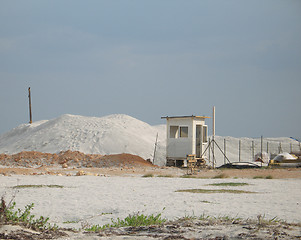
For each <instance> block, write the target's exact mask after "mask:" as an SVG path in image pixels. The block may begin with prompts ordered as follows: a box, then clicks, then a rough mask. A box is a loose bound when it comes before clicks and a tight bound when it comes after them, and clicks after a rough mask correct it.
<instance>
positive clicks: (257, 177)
mask: <svg viewBox="0 0 301 240" xmlns="http://www.w3.org/2000/svg"><path fill="white" fill-rule="evenodd" d="M262 178H263V176H254V177H253V179H262Z"/></svg>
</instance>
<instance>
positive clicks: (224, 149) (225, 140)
mask: <svg viewBox="0 0 301 240" xmlns="http://www.w3.org/2000/svg"><path fill="white" fill-rule="evenodd" d="M224 164H226V138H224Z"/></svg>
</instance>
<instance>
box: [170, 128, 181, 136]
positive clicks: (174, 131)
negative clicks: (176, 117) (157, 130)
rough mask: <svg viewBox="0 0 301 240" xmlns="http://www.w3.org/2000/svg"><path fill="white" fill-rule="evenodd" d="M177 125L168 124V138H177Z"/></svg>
mask: <svg viewBox="0 0 301 240" xmlns="http://www.w3.org/2000/svg"><path fill="white" fill-rule="evenodd" d="M178 132H179V126H170V132H169V134H170V135H169V136H170V138H178Z"/></svg>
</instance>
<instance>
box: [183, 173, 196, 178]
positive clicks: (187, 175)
mask: <svg viewBox="0 0 301 240" xmlns="http://www.w3.org/2000/svg"><path fill="white" fill-rule="evenodd" d="M181 178H196V176H193V175H189V174H185V175H183V176H181Z"/></svg>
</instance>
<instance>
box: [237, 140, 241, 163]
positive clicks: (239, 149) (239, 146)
mask: <svg viewBox="0 0 301 240" xmlns="http://www.w3.org/2000/svg"><path fill="white" fill-rule="evenodd" d="M240 151H241V140H239V142H238V161H239V162H240Z"/></svg>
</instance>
